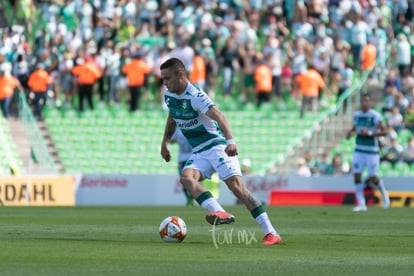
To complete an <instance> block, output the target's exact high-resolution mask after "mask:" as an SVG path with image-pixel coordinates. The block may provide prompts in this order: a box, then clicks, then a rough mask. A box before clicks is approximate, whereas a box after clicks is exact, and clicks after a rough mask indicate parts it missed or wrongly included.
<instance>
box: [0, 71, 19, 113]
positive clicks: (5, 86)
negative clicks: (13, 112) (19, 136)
mask: <svg viewBox="0 0 414 276" xmlns="http://www.w3.org/2000/svg"><path fill="white" fill-rule="evenodd" d="M15 88H18V89H19V90H20V91H23V87H22V86H21V84H20V82H19V80H18V79H16V78H15V77H13V76H12V75H11V74H9V73H8V72H6V70H5V69H4V68H1V67H0V108H1V111H2V113H3V116H4V118H6V119H7V118H9V111H10V103H11V100H12V98H13V94H14V89H15Z"/></svg>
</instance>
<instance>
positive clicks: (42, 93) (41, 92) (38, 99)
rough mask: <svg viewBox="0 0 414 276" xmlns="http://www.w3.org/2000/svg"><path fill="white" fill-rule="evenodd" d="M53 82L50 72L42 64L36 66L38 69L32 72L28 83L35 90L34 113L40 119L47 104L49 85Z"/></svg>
mask: <svg viewBox="0 0 414 276" xmlns="http://www.w3.org/2000/svg"><path fill="white" fill-rule="evenodd" d="M52 82H53V79H52V77H51V76H50V75H49V73H48V72H47V71H46V70H44V67H43V66H42V65H41V64H38V65H37V66H36V70H34V71H33V73H31V74H30V76H29V80H28V81H27V85H28V86H29V88H30V90H31V91H32V92H34V94H35V98H34V102H33V103H34V114H35V116H36V117H37V118H38V119H39V120H40V119H41V118H42V109H43V107H44V106H45V104H46V100H47V91H48V88H49V85H50V84H51V83H52Z"/></svg>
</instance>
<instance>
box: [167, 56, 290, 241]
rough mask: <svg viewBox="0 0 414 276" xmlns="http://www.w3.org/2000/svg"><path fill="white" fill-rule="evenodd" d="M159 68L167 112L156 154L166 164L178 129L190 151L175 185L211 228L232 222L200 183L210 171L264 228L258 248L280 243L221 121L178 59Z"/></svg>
mask: <svg viewBox="0 0 414 276" xmlns="http://www.w3.org/2000/svg"><path fill="white" fill-rule="evenodd" d="M160 69H161V78H162V80H163V82H164V85H165V87H166V91H165V94H164V100H165V103H166V105H167V107H168V109H169V114H168V118H167V122H166V125H165V131H164V137H163V140H162V143H161V156H162V157H163V158H164V160H165V161H166V162H169V161H170V160H171V154H170V151H169V149H168V143H169V142H170V139H171V137H172V135H173V133H174V131H175V129H176V128H177V127H178V128H180V129H181V131H182V133H183V134H184V136H185V137H186V138H187V140H188V142H189V143H190V144H191V146H192V148H193V153H192V155H191V156H190V159H189V160H188V161H187V163H186V165H185V167H184V169H183V172H182V174H181V177H180V182H181V183H182V184H183V186H184V187H185V188H186V189H187V190H188V191H189V192H190V194H191V195H192V196H193V198H194V199H195V200H196V201H197V202H198V203H199V204H200V205H201V206H202V207H203V208H205V209H207V210H208V211H209V213H207V215H206V220H207V222H209V223H210V224H213V225H217V224H229V223H233V222H234V216H233V215H231V214H229V213H227V212H226V211H225V210H224V209H223V207H222V206H221V205H220V204H219V202H218V201H217V200H216V199H215V198H214V197H213V196H212V194H211V193H210V192H209V191H207V190H206V189H205V188H204V187H203V186H202V185H200V183H199V182H200V181H202V180H203V179H204V178H210V177H211V175H212V174H213V172H214V171H215V172H217V173H218V175H219V177H220V179H222V180H223V181H224V182H225V183H226V184H227V186H228V187H229V189H230V190H231V191H232V192H233V193H234V194H235V196H236V197H237V198H238V199H239V200H240V201H241V202H243V203H244V204H245V206H246V207H247V209H248V210H249V211H250V213H251V215H252V216H253V217H254V218H255V219H256V221H257V222H258V223H259V224H260V226H261V227H262V228H263V231H264V233H265V236H264V238H263V245H274V244H278V243H280V242H281V241H282V238H281V237H280V235H279V234H278V233H277V231H276V230H275V228H274V227H273V225H272V223H271V222H270V219H269V217H268V214H267V212H266V211H265V209H264V207H263V205H262V204H261V203H260V201H258V200H257V199H256V198H255V197H254V196H253V194H252V193H251V192H250V191H249V190H248V189H247V188H246V186H245V185H244V183H243V179H242V177H241V175H242V174H241V169H240V164H239V160H238V157H237V154H238V153H237V146H236V143H235V140H234V139H233V136H232V132H231V128H230V124H229V122H228V121H227V119H226V117H225V116H224V115H223V113H222V112H221V111H220V110H219V109H218V108H217V107H216V105H215V104H214V103H213V101H212V100H211V99H210V98H209V97H208V95H207V94H206V93H205V92H204V91H202V90H200V89H199V88H197V87H195V86H194V85H193V84H191V83H190V81H189V80H188V79H187V76H186V68H185V66H184V64H183V62H182V61H181V60H180V59H178V58H170V59H168V60H166V61H165V62H164V63H163V64H161V66H160Z"/></svg>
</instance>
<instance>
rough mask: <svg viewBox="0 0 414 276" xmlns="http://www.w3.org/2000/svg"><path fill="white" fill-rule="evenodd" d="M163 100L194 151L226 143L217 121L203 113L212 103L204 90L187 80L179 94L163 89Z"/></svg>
mask: <svg viewBox="0 0 414 276" xmlns="http://www.w3.org/2000/svg"><path fill="white" fill-rule="evenodd" d="M164 100H165V103H166V105H167V106H168V109H169V112H170V114H171V116H172V117H173V118H174V120H175V121H176V123H177V127H179V128H180V129H181V131H182V133H183V134H184V136H185V137H186V138H187V140H188V142H189V143H190V145H191V146H192V148H193V152H194V153H198V152H202V151H205V150H208V149H210V148H212V147H214V146H216V145H225V144H226V140H225V137H224V135H223V132H222V131H221V129H220V128H219V126H218V124H217V122H216V121H214V120H212V119H211V118H209V117H208V116H207V115H205V114H206V112H207V111H208V110H209V109H210V108H211V107H212V106H214V103H213V101H212V100H211V99H210V98H209V97H208V95H207V94H206V93H205V92H204V91H202V90H200V89H199V88H197V87H195V86H194V85H192V84H191V83H190V82H188V85H187V87H186V89H185V91H184V93H182V94H181V95H177V94H173V93H171V92H169V91H168V90H165V92H164Z"/></svg>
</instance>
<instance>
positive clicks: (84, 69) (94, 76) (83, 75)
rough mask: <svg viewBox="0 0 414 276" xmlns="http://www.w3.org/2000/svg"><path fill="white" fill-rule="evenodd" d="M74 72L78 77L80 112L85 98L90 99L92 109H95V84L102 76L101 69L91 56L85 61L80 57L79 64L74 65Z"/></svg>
mask: <svg viewBox="0 0 414 276" xmlns="http://www.w3.org/2000/svg"><path fill="white" fill-rule="evenodd" d="M72 74H73V75H74V76H75V77H77V84H78V93H79V112H83V100H84V98H86V100H87V101H88V104H89V107H90V109H91V110H93V108H94V107H93V100H92V92H93V86H94V84H95V83H96V81H97V80H98V79H99V78H100V77H101V75H102V72H101V70H100V69H99V68H98V67H97V66H96V64H95V63H94V62H93V61H92V60H91V58H90V57H86V58H85V60H84V61H83V60H80V59H79V60H78V65H76V66H74V67H73V69H72Z"/></svg>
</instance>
